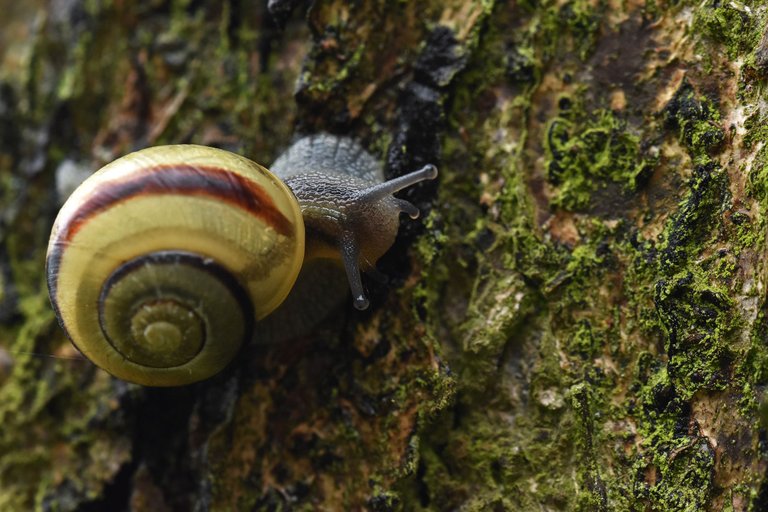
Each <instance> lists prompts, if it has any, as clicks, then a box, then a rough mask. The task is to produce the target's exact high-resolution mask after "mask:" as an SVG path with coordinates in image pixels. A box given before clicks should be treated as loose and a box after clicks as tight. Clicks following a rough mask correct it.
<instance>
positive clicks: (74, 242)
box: [47, 145, 304, 386]
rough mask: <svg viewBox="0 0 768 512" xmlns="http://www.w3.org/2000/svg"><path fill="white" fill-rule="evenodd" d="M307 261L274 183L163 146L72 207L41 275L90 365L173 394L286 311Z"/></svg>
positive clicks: (85, 188)
mask: <svg viewBox="0 0 768 512" xmlns="http://www.w3.org/2000/svg"><path fill="white" fill-rule="evenodd" d="M303 257H304V224H303V221H302V217H301V211H300V209H299V205H298V203H297V201H296V199H295V197H294V195H293V193H292V192H291V190H290V189H289V188H288V187H287V186H286V185H284V184H283V183H282V182H281V181H280V180H279V179H277V178H276V177H275V176H273V175H272V174H271V173H270V172H269V171H267V170H266V169H265V168H263V167H262V166H260V165H258V164H256V163H254V162H252V161H250V160H248V159H246V158H243V157H240V156H238V155H235V154H233V153H230V152H227V151H223V150H220V149H215V148H209V147H203V146H192V145H178V146H161V147H155V148H148V149H144V150H142V151H138V152H135V153H132V154H130V155H126V156H124V157H122V158H120V159H118V160H115V161H114V162H112V163H110V164H108V165H107V166H105V167H104V168H102V169H101V170H99V171H98V172H96V173H95V174H94V175H93V176H91V177H90V178H89V179H88V180H86V181H85V182H84V183H83V184H82V185H81V186H80V187H79V188H78V189H77V190H76V191H75V192H74V193H73V194H72V196H71V197H70V198H69V199H68V200H67V202H66V203H65V205H64V206H63V207H62V209H61V211H60V212H59V215H58V217H57V219H56V222H55V224H54V228H53V231H52V233H51V238H50V243H49V246H48V257H47V275H48V285H49V292H50V297H51V302H52V303H53V305H54V309H55V310H56V312H57V315H58V317H59V321H60V323H61V325H62V327H63V328H64V329H65V331H66V332H67V334H68V336H69V337H70V338H71V339H72V341H73V342H74V343H75V345H76V346H77V347H78V348H79V349H80V351H81V352H83V354H84V355H85V356H86V357H88V358H89V359H90V360H91V361H93V362H94V363H96V364H97V365H98V366H100V367H102V368H104V369H106V370H107V371H109V372H110V373H112V374H113V375H115V376H117V377H120V378H122V379H125V380H129V381H133V382H137V383H140V384H145V385H155V386H170V385H181V384H186V383H189V382H194V381H197V380H201V379H204V378H207V377H209V376H210V375H213V374H215V373H217V372H218V371H220V370H221V369H222V368H223V367H224V366H226V365H227V364H228V362H229V361H230V360H231V359H232V358H233V357H234V356H235V354H236V353H237V351H238V349H239V347H240V346H241V344H242V343H243V341H244V340H246V339H248V338H249V337H250V336H251V335H252V326H253V325H254V322H255V321H257V320H259V319H261V318H263V317H264V316H266V315H268V314H269V313H270V312H271V311H272V310H274V309H275V308H276V307H277V306H278V305H279V304H280V303H281V302H282V301H283V300H284V299H285V297H286V295H287V294H288V292H289V291H290V289H291V288H292V286H293V284H294V281H295V280H296V276H297V275H298V273H299V270H300V269H301V265H302V260H303Z"/></svg>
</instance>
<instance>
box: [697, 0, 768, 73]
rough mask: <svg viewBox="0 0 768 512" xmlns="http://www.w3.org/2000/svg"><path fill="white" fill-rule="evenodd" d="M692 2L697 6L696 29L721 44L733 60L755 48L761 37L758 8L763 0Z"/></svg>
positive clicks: (708, 0)
mask: <svg viewBox="0 0 768 512" xmlns="http://www.w3.org/2000/svg"><path fill="white" fill-rule="evenodd" d="M691 3H693V4H695V5H696V6H697V7H698V8H697V9H696V10H695V11H694V12H695V14H694V20H693V32H694V33H700V34H704V35H705V36H706V37H708V38H710V39H712V40H714V41H716V42H718V43H720V44H721V45H722V46H723V47H724V48H725V50H726V51H727V52H728V57H729V58H730V59H736V58H737V57H739V56H740V55H744V54H746V53H749V52H751V51H752V50H754V49H755V47H756V46H757V43H758V42H759V41H760V37H761V36H762V32H761V23H760V20H759V17H758V15H757V13H758V9H759V8H760V7H762V6H763V4H762V2H760V1H759V0H746V1H744V2H718V1H716V0H707V1H705V2H702V3H698V2H691Z"/></svg>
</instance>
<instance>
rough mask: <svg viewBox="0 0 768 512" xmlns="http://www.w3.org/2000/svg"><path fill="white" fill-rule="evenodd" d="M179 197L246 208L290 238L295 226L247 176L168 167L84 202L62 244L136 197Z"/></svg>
mask: <svg viewBox="0 0 768 512" xmlns="http://www.w3.org/2000/svg"><path fill="white" fill-rule="evenodd" d="M163 194H178V195H188V196H197V197H210V198H214V199H218V200H221V201H225V202H227V203H229V204H231V205H232V206H235V207H238V208H242V209H243V210H245V211H247V212H249V213H251V214H252V215H253V216H254V217H257V218H259V219H261V220H262V221H264V222H265V223H266V224H267V225H269V226H271V227H272V228H274V229H275V231H277V232H278V233H280V234H281V235H285V236H290V235H291V233H292V232H293V223H292V222H291V221H290V220H288V219H287V218H286V217H285V216H284V215H283V214H282V213H281V212H280V210H278V209H277V207H276V206H275V203H274V202H273V201H272V198H271V197H269V194H268V193H267V192H266V191H265V190H264V188H263V187H262V186H261V185H259V184H258V183H255V182H253V181H251V180H249V179H248V178H246V177H244V176H240V175H239V174H235V173H233V172H230V171H227V170H226V169H222V168H221V167H214V166H202V165H188V164H165V165H157V166H153V167H149V168H146V169H144V170H143V172H142V173H141V174H139V175H137V176H132V177H129V178H127V179H124V180H120V181H111V182H106V183H103V184H102V186H101V188H100V189H99V190H98V191H97V192H96V193H95V194H94V195H93V196H91V197H90V198H89V199H87V200H86V201H84V202H83V204H81V205H80V207H79V208H78V209H77V210H76V211H75V213H74V215H73V216H72V219H71V220H70V221H69V223H67V225H64V226H61V230H62V231H61V232H59V235H58V238H59V240H58V241H59V242H64V243H66V242H69V241H70V240H72V238H74V236H75V234H76V233H77V232H78V231H79V230H80V228H82V227H83V226H84V225H85V224H86V223H87V222H88V219H90V218H91V217H93V216H94V215H95V214H98V213H100V212H102V211H104V210H107V209H109V208H110V207H112V206H114V205H116V204H118V203H121V202H123V201H126V200H129V199H131V198H133V197H138V196H146V195H163Z"/></svg>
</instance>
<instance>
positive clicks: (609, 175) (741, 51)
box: [0, 0, 768, 511]
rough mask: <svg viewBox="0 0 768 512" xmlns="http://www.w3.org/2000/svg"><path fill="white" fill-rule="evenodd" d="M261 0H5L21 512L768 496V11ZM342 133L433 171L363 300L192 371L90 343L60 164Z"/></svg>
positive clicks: (5, 334) (8, 367) (1, 272)
mask: <svg viewBox="0 0 768 512" xmlns="http://www.w3.org/2000/svg"><path fill="white" fill-rule="evenodd" d="M269 3H270V6H269V8H268V7H267V5H266V2H245V1H237V0H228V1H224V2H215V1H206V0H152V1H145V2H128V1H120V0H93V1H86V0H48V1H45V0H36V1H25V2H20V1H15V0H0V8H1V9H2V12H3V15H2V16H0V18H2V19H0V180H1V181H0V212H1V213H2V223H1V224H0V240H1V241H2V251H0V424H2V426H3V427H2V431H0V510H14V511H15V510H31V509H35V510H52V511H53V510H56V511H68V510H82V511H88V510H129V509H130V510H152V511H163V510H180V511H186V510H200V511H202V510H233V511H234V510H294V509H295V510H361V509H369V510H376V511H385V510H537V511H538V510H584V511H592V510H653V511H677V510H690V511H699V510H768V484H767V483H766V482H768V480H767V479H766V448H765V439H766V427H767V426H768V404H766V383H768V346H767V345H766V336H767V335H768V320H766V315H765V307H766V301H765V298H764V296H765V288H766V280H767V279H768V274H767V272H766V267H765V265H764V264H763V258H764V254H765V251H766V241H765V238H766V237H765V230H766V219H767V218H768V217H766V215H765V214H764V213H763V209H764V208H768V146H766V140H768V130H767V129H766V126H767V125H768V123H767V121H768V110H767V109H766V104H765V101H764V98H763V97H762V96H763V89H764V87H765V86H766V79H767V78H768V38H763V33H764V31H765V27H766V14H767V12H768V10H767V9H766V7H764V6H762V5H761V2H760V1H759V0H747V1H744V2H740V1H732V2H720V1H717V0H704V1H701V0H696V1H693V0H680V1H679V2H664V1H663V0H661V1H658V2H657V1H651V0H648V1H647V2H645V3H643V2H640V1H631V0H630V1H626V2H611V1H608V0H521V1H519V2H513V1H510V2H501V1H498V2H493V1H490V0H485V1H479V0H476V1H471V0H453V1H448V2H384V1H381V0H380V1H378V2H377V1H374V0H366V1H359V2H344V1H341V0H323V1H320V0H318V1H316V2H313V3H312V4H311V5H309V4H308V3H304V2H297V1H295V0H277V1H274V0H271V1H270V2H269ZM270 10H271V12H270ZM320 131H327V132H332V133H339V134H346V135H350V136H354V137H355V138H357V139H359V140H360V141H361V142H362V143H363V144H364V145H365V146H366V147H367V148H368V149H369V150H370V151H371V152H372V153H373V154H375V155H376V156H377V157H379V158H381V160H382V161H384V162H385V167H386V173H387V175H388V176H396V175H400V174H402V173H404V172H406V171H409V170H413V169H415V168H416V167H418V166H420V165H422V164H425V163H429V162H433V163H436V164H438V165H439V167H440V172H441V174H440V178H439V183H438V184H437V185H435V184H429V185H425V186H420V187H417V188H416V189H414V190H412V191H409V192H408V193H407V197H408V198H409V199H410V200H412V201H413V202H415V203H416V204H417V205H418V206H419V207H420V208H421V210H422V213H423V214H424V215H423V216H422V220H421V221H419V222H412V221H404V222H403V225H402V226H401V232H400V237H399V239H398V242H397V243H396V244H395V246H394V247H393V248H392V250H390V252H389V253H388V254H387V255H386V256H385V258H384V259H383V260H382V261H381V262H380V264H379V269H380V270H381V271H382V272H383V273H384V274H386V275H388V276H389V282H388V283H387V284H385V285H384V284H380V283H377V282H376V281H374V280H370V279H369V280H366V281H365V284H366V287H367V288H368V290H369V293H370V294H371V296H372V307H371V308H370V309H369V310H368V311H366V312H363V313H360V312H357V311H355V310H353V308H352V307H351V303H350V304H349V305H348V306H347V307H345V308H344V309H343V311H340V312H338V313H336V314H334V315H333V317H332V318H330V319H328V320H327V321H326V322H324V323H323V324H322V325H320V326H318V328H317V330H316V332H315V333H314V334H313V335H312V336H310V337H308V338H306V339H301V340H296V341H295V342H292V343H286V344H282V345H278V346H270V347H259V346H249V347H246V348H245V349H244V350H243V351H242V353H241V355H240V356H239V358H238V359H237V361H236V362H235V363H234V364H233V365H231V366H230V367H229V368H228V369H227V370H226V371H224V372H222V373H221V374H219V375H217V376H216V377H214V378H212V379H210V380H207V381H205V382H201V383H198V384H195V385H190V386H185V387H180V388H167V389H160V388H144V387H141V386H137V385H133V384H128V383H125V382H122V381H119V380H117V379H114V378H112V377H110V376H109V375H108V374H107V373H105V372H103V371H102V370H99V369H97V368H96V367H94V366H93V365H91V364H90V363H89V362H87V361H85V360H83V359H82V358H81V357H79V355H78V353H77V351H76V350H75V349H74V348H73V347H72V345H71V344H70V343H69V342H68V341H67V340H66V338H65V336H64V334H63V332H62V331H61V329H60V328H59V327H58V324H57V323H56V321H55V318H54V314H53V312H52V310H51V307H50V305H49V302H48V296H47V290H46V287H45V275H44V270H43V267H44V260H45V250H46V244H47V238H48V234H49V232H50V228H51V224H52V221H53V218H54V217H55V215H56V211H57V208H58V200H59V198H58V196H57V195H61V194H62V193H64V192H63V190H64V189H66V183H65V181H66V180H67V179H68V177H70V176H72V175H78V174H84V173H86V174H87V173H89V172H91V171H93V170H95V169H97V168H98V167H100V166H101V165H103V164H104V163H106V162H107V161H110V160H112V159H114V158H116V157H117V156H120V155H122V154H125V153H127V152H129V151H131V150H134V149H138V148H141V147H144V146H148V145H159V144H169V143H181V142H192V143H197V144H206V145H212V146H218V147H224V148H227V149H230V150H233V151H236V152H239V153H241V154H244V155H246V156H248V157H250V158H252V159H254V160H256V161H259V162H262V163H264V164H269V163H270V162H271V161H273V160H274V158H275V157H276V156H277V155H278V154H279V152H280V151H281V150H283V149H285V148H286V147H287V146H288V144H289V143H290V141H291V139H292V137H293V136H294V134H297V133H315V132H320ZM57 186H58V188H59V191H58V193H57ZM46 356H49V357H46ZM50 356H53V357H50Z"/></svg>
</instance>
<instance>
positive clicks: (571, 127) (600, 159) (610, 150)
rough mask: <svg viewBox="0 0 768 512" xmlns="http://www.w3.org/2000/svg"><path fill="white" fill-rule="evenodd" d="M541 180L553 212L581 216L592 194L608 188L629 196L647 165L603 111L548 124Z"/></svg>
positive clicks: (621, 126)
mask: <svg viewBox="0 0 768 512" xmlns="http://www.w3.org/2000/svg"><path fill="white" fill-rule="evenodd" d="M546 149H547V158H548V163H547V176H548V178H549V180H550V182H552V184H553V185H554V187H555V196H554V198H553V200H552V203H553V205H554V206H556V207H559V208H563V209H565V210H584V209H586V208H588V207H589V206H590V205H591V203H592V196H593V194H594V193H595V192H596V191H597V190H600V189H605V188H608V187H614V188H617V189H618V192H619V193H627V192H632V191H634V190H635V189H636V187H637V183H638V179H639V178H641V177H642V176H644V175H645V174H647V172H648V170H649V169H650V168H652V167H653V165H654V164H653V162H652V161H648V160H645V159H643V158H641V157H640V156H639V139H638V137H637V136H634V135H632V134H631V133H630V132H629V130H628V129H627V125H626V123H625V122H624V121H622V120H621V119H619V118H618V117H617V116H616V115H615V114H614V113H612V112H610V111H607V110H598V111H595V112H592V113H591V114H589V115H581V114H573V113H569V114H568V117H563V116H560V117H556V118H555V119H553V120H552V121H550V124H549V128H548V130H547V138H546Z"/></svg>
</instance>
